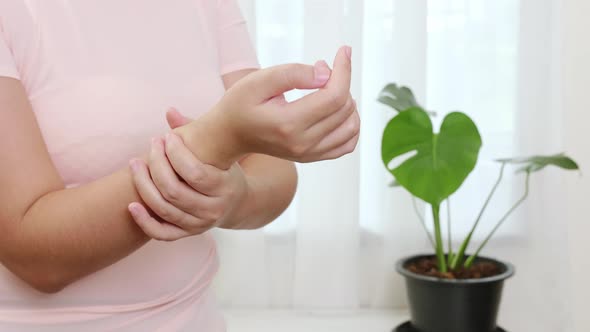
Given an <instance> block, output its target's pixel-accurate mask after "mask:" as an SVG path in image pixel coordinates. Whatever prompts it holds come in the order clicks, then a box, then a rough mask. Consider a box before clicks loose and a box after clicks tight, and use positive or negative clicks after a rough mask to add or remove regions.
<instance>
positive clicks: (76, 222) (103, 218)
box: [4, 168, 148, 291]
mask: <svg viewBox="0 0 590 332" xmlns="http://www.w3.org/2000/svg"><path fill="white" fill-rule="evenodd" d="M133 201H141V200H140V197H139V196H138V195H137V193H136V191H135V187H134V185H133V182H132V179H131V174H130V172H129V170H128V169H127V168H125V169H122V170H120V171H118V172H116V173H114V174H112V175H109V176H107V177H104V178H101V179H99V180H96V181H94V182H91V183H89V184H86V185H82V186H80V187H76V188H70V189H63V190H58V191H54V192H51V193H48V194H46V195H44V196H42V197H41V198H39V199H38V200H37V201H36V202H35V204H33V206H31V207H30V208H29V210H28V211H27V213H26V214H25V216H24V217H23V219H22V220H21V222H20V224H19V227H18V232H16V235H17V236H18V243H20V245H17V246H14V245H13V246H10V247H9V248H5V251H4V254H5V255H4V256H5V257H8V258H9V259H12V260H13V262H8V263H9V264H6V265H7V266H8V267H9V268H11V269H12V270H13V272H15V273H16V274H17V275H19V276H21V278H23V279H25V280H26V281H28V282H29V283H31V284H32V285H33V286H35V287H37V288H39V289H40V290H45V291H57V290H60V289H61V288H63V287H64V286H66V285H67V284H69V283H71V282H73V281H75V280H77V279H79V278H81V277H83V276H86V275H88V274H90V273H92V272H95V271H97V270H100V269H102V268H104V267H106V266H108V265H111V264H112V263H114V262H116V261H118V260H120V259H122V258H124V257H125V256H127V255H129V254H130V253H132V252H133V251H135V250H137V249H138V248H140V247H141V246H142V245H143V244H145V243H146V242H147V241H148V237H147V236H146V235H145V234H144V233H143V232H142V231H141V229H140V228H139V227H138V226H137V225H136V224H135V222H134V221H133V219H132V218H131V216H130V214H129V212H128V211H127V205H128V204H129V203H131V202H133ZM7 250H14V252H13V253H10V254H9V253H8V252H7ZM10 263H12V264H10Z"/></svg>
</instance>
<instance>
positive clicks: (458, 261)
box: [451, 163, 506, 270]
mask: <svg viewBox="0 0 590 332" xmlns="http://www.w3.org/2000/svg"><path fill="white" fill-rule="evenodd" d="M505 167H506V163H502V166H501V167H500V174H499V175H498V179H497V180H496V183H495V184H494V186H493V187H492V191H490V193H489V195H488V198H487V199H486V201H485V203H484V204H483V206H482V208H481V210H480V211H479V214H478V216H477V219H475V223H474V224H473V227H471V231H469V234H467V237H466V238H465V240H464V241H463V243H461V247H460V248H459V251H457V254H456V255H455V257H454V258H453V261H452V263H451V270H454V269H456V268H457V266H459V264H461V260H462V259H463V256H464V255H465V250H466V249H467V246H468V245H469V242H470V241H471V237H472V236H473V233H474V232H475V229H476V228H477V225H478V224H479V221H480V220H481V217H482V216H483V213H484V211H485V210H486V208H487V207H488V204H489V203H490V201H491V199H492V197H493V196H494V193H495V192H496V189H498V186H499V185H500V182H501V181H502V177H503V176H504V168H505Z"/></svg>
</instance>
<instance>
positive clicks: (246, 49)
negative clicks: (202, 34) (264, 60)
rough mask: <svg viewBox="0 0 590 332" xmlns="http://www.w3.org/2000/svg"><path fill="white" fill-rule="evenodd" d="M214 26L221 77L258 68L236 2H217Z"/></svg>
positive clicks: (244, 21) (234, 0)
mask: <svg viewBox="0 0 590 332" xmlns="http://www.w3.org/2000/svg"><path fill="white" fill-rule="evenodd" d="M216 25H217V27H216V30H217V45H218V46H217V47H218V52H219V70H220V73H221V75H224V74H227V73H231V72H233V71H237V70H242V69H251V68H259V67H260V65H259V64H258V59H257V57H256V51H255V50H254V46H253V45H252V40H251V39H250V35H249V33H248V27H247V26H246V20H245V19H244V17H243V16H242V13H241V11H240V7H239V5H238V3H237V0H218V1H217V22H216Z"/></svg>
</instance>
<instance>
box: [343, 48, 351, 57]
mask: <svg viewBox="0 0 590 332" xmlns="http://www.w3.org/2000/svg"><path fill="white" fill-rule="evenodd" d="M344 52H345V53H346V56H348V59H349V60H352V47H350V46H345V47H344Z"/></svg>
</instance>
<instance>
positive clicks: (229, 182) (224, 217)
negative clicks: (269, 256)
mask: <svg viewBox="0 0 590 332" xmlns="http://www.w3.org/2000/svg"><path fill="white" fill-rule="evenodd" d="M253 71H255V69H247V70H241V71H236V72H232V73H229V74H226V75H224V76H223V82H224V85H225V87H226V89H229V88H230V87H231V86H232V85H233V84H234V83H235V82H237V81H238V80H240V79H241V78H243V77H244V76H246V75H248V74H249V73H251V72H253ZM167 120H168V123H169V124H170V126H171V127H172V128H176V127H180V126H182V125H184V124H186V123H188V122H189V121H190V119H187V118H184V117H183V116H182V115H181V114H180V113H178V112H177V111H171V112H168V114H167ZM137 162H138V163H140V164H141V167H139V171H136V172H134V181H135V185H136V188H137V190H138V192H139V193H140V195H142V197H143V198H144V200H145V201H146V202H147V203H148V207H150V208H152V209H154V208H155V207H154V206H152V205H153V204H164V205H167V204H171V205H174V206H177V207H179V208H181V210H184V211H185V213H189V214H198V215H199V216H200V217H201V218H202V219H205V220H211V222H210V225H214V226H217V227H220V228H228V229H255V228H260V227H262V226H264V225H266V224H268V223H270V222H272V221H273V220H274V219H276V218H277V217H278V216H279V215H280V214H281V213H282V212H283V211H284V210H285V209H286V208H287V207H288V206H289V204H290V202H291V200H292V199H293V196H294V195H295V190H296V187H297V171H296V168H295V165H294V164H293V162H291V161H288V160H283V159H280V158H276V157H272V156H268V155H263V154H250V155H248V156H247V157H245V158H243V159H242V160H240V161H239V163H238V164H236V165H233V166H232V167H231V168H230V169H228V170H221V169H217V168H215V167H213V166H211V165H206V164H203V163H202V162H201V161H200V160H198V159H197V158H196V157H195V156H194V155H193V154H192V152H191V151H190V150H189V149H188V148H187V147H186V146H184V143H183V142H182V140H181V139H180V137H178V136H177V135H174V134H171V135H168V136H167V138H166V140H165V141H163V140H161V139H156V140H155V141H154V143H153V144H152V151H151V153H150V157H149V161H148V164H146V163H145V162H144V161H142V160H138V161H137ZM180 179H182V180H180ZM149 203H151V204H149ZM132 215H133V218H134V219H135V221H136V222H137V223H138V225H139V226H140V227H141V228H142V229H143V230H144V232H145V233H146V234H147V235H148V236H150V237H153V238H161V236H160V235H162V234H160V233H161V232H163V231H164V230H165V228H164V227H161V224H160V223H163V222H166V221H165V220H162V219H161V218H158V217H157V216H152V214H150V213H149V212H148V210H147V209H146V208H145V207H143V206H141V205H137V208H136V209H135V210H134V211H132ZM184 233H186V234H184V236H189V235H190V232H184ZM180 234H182V232H179V235H177V237H178V238H180V237H183V236H182V235H180Z"/></svg>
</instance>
